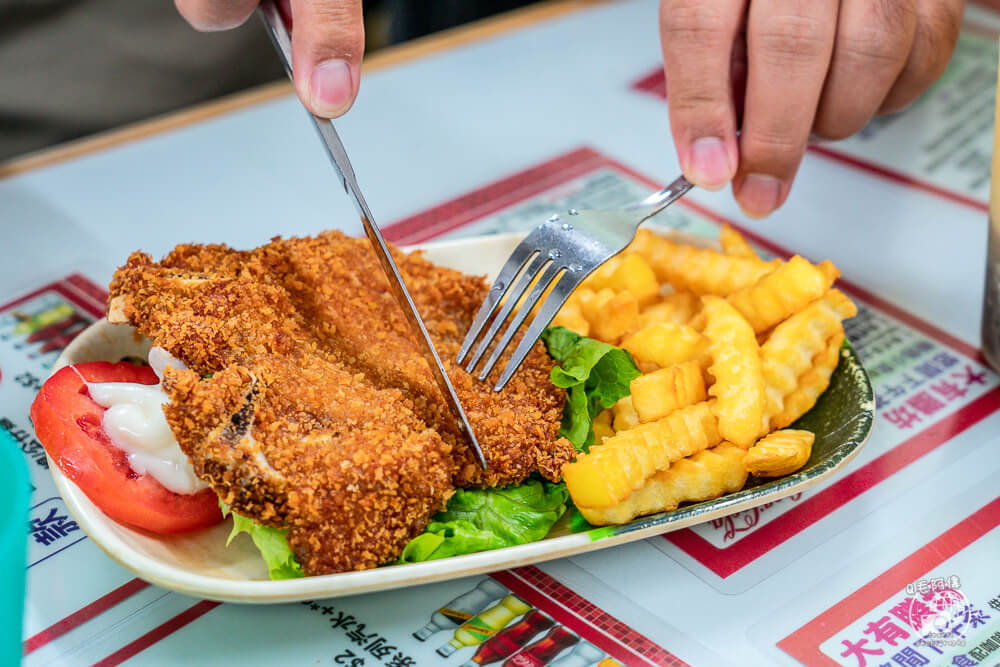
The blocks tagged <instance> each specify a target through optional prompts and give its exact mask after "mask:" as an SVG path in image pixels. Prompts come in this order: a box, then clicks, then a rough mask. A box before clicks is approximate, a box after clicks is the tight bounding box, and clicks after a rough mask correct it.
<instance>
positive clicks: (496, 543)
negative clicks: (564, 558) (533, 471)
mask: <svg viewBox="0 0 1000 667" xmlns="http://www.w3.org/2000/svg"><path fill="white" fill-rule="evenodd" d="M568 498H569V493H568V492H567V491H566V485H565V484H552V483H551V482H546V481H540V480H537V479H531V480H528V481H526V482H524V483H523V484H520V485H518V486H508V487H504V488H502V489H459V490H458V491H456V492H455V495H453V496H452V497H451V499H450V500H449V501H448V506H447V508H446V509H445V511H444V512H440V513H438V514H437V515H436V516H435V517H434V520H433V521H432V522H431V523H429V524H428V525H427V528H426V529H425V531H424V532H423V533H422V534H420V535H418V536H417V537H415V538H413V539H412V540H410V542H409V543H408V544H407V545H406V547H405V548H404V549H403V555H402V556H401V557H400V561H401V562H404V563H416V562H420V561H425V560H436V559H438V558H448V557H450V556H457V555H460V554H469V553H476V552H479V551H489V550H490V549H499V548H501V547H509V546H513V545H515V544H527V543H528V542H536V541H538V540H540V539H542V538H543V537H545V536H546V535H547V534H548V532H549V530H550V529H551V528H552V525H553V524H554V523H555V522H556V521H558V520H559V517H561V516H562V515H563V513H564V512H565V511H566V502H567V499H568Z"/></svg>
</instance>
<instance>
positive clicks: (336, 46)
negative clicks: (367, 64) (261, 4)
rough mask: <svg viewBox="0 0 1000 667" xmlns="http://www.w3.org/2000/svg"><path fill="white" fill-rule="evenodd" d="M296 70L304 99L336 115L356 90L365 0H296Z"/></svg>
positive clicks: (319, 113)
mask: <svg viewBox="0 0 1000 667" xmlns="http://www.w3.org/2000/svg"><path fill="white" fill-rule="evenodd" d="M291 8H292V71H293V72H294V73H295V90H296V92H297V93H298V95H299V99H301V100H302V103H303V104H305V105H306V107H307V108H308V109H309V110H310V111H312V112H313V113H314V114H316V115H317V116H323V117H325V118H336V117H337V116H341V115H343V114H344V113H346V112H347V110H348V109H350V108H351V105H352V104H353V103H354V98H355V97H356V96H357V94H358V85H359V83H360V78H361V58H362V56H363V55H364V50H365V27H364V19H363V17H362V12H361V0H292V1H291Z"/></svg>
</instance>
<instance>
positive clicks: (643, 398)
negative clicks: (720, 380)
mask: <svg viewBox="0 0 1000 667" xmlns="http://www.w3.org/2000/svg"><path fill="white" fill-rule="evenodd" d="M631 392H632V396H631V399H632V406H633V407H634V408H635V411H636V413H637V414H638V417H639V421H641V422H642V423H644V424H645V423H649V422H651V421H656V420H657V419H660V418H662V417H666V416H667V415H669V414H670V413H671V412H673V411H674V410H677V409H679V408H683V407H686V406H688V405H694V404H695V403H700V402H701V401H704V400H705V399H706V398H707V396H708V395H707V394H706V393H705V380H704V378H703V377H702V370H701V364H699V363H698V362H697V361H685V362H684V363H683V364H677V365H674V366H668V367H667V368H661V369H660V370H658V371H655V372H653V373H647V374H646V375H640V376H639V377H637V378H636V379H634V380H632V385H631Z"/></svg>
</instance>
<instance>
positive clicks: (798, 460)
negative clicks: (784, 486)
mask: <svg viewBox="0 0 1000 667" xmlns="http://www.w3.org/2000/svg"><path fill="white" fill-rule="evenodd" d="M815 439H816V436H815V435H813V434H812V433H810V432H809V431H797V430H794V429H784V430H781V431H774V432H773V433H771V434H769V435H766V436H764V437H763V438H761V439H760V440H758V441H757V444H755V445H754V446H753V447H751V448H750V449H748V450H747V455H746V458H745V459H743V464H744V465H745V466H746V468H747V470H749V471H750V472H751V473H753V474H754V475H757V476H758V477H781V476H782V475H790V474H791V473H793V472H795V471H796V470H798V469H799V468H801V467H802V466H804V465H805V464H806V461H808V460H809V455H810V454H811V453H812V445H813V441H814V440H815Z"/></svg>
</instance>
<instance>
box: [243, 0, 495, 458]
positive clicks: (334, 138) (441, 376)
mask: <svg viewBox="0 0 1000 667" xmlns="http://www.w3.org/2000/svg"><path fill="white" fill-rule="evenodd" d="M258 11H259V12H260V16H261V19H263V21H264V26H265V27H266V28H267V32H268V34H269V35H270V36H271V41H273V42H274V46H275V49H276V50H277V51H278V54H279V55H280V56H281V62H282V64H283V65H284V66H285V71H286V72H287V73H288V77H289V78H291V77H292V40H291V36H290V35H289V34H288V28H287V27H286V26H285V21H284V19H283V18H282V16H281V12H280V11H279V9H278V7H277V5H276V3H275V2H274V1H273V0H264V2H262V3H261V4H260V8H259V10H258ZM310 115H311V116H312V119H313V122H314V123H315V124H316V129H317V130H318V131H319V135H320V137H321V138H322V139H323V143H324V145H325V146H326V150H327V152H328V153H329V155H330V161H331V162H332V163H333V166H334V167H335V168H336V169H337V172H338V173H339V174H340V180H341V182H342V183H343V185H344V190H345V191H346V192H347V194H349V195H350V196H351V199H352V200H353V202H354V208H355V209H357V211H358V215H359V216H360V217H361V224H362V225H364V228H365V233H366V234H367V235H368V239H369V240H370V241H371V243H372V247H374V248H375V254H376V255H378V259H379V263H381V265H382V269H383V270H384V271H385V276H386V278H387V279H388V280H389V287H390V289H391V290H392V293H393V295H394V296H395V297H396V301H397V302H399V306H400V308H402V309H403V313H405V314H406V319H407V320H409V322H410V328H411V329H412V330H413V335H414V337H415V338H416V340H417V345H418V346H419V347H420V350H421V352H422V353H423V355H424V358H425V359H426V360H427V364H428V365H429V366H430V367H431V372H432V373H433V375H434V378H435V380H437V384H438V387H439V388H440V389H441V393H442V394H444V397H445V400H447V401H448V405H449V407H451V411H452V413H453V414H454V415H455V418H456V419H457V421H458V425H459V427H460V428H461V430H462V431H463V432H464V433H465V435H466V437H468V438H469V442H471V443H472V448H473V449H474V450H475V452H476V456H477V457H478V458H479V462H480V463H481V464H482V466H483V470H486V469H487V466H486V457H484V456H483V450H482V448H481V447H480V446H479V441H478V440H476V434H475V433H473V432H472V426H471V425H470V424H469V419H468V417H466V415H465V410H463V409H462V404H461V402H460V401H459V400H458V396H457V395H456V394H455V388H454V387H453V386H452V384H451V380H449V379H448V373H447V372H446V371H445V369H444V366H443V365H442V364H441V357H439V356H438V353H437V350H436V349H435V348H434V343H433V341H431V337H430V335H429V334H428V333H427V327H425V326H424V321H423V320H422V319H421V318H420V313H419V312H417V307H416V305H414V303H413V298H412V297H411V296H410V292H409V290H407V289H406V284H405V283H404V282H403V277H402V276H401V275H400V273H399V267H397V266H396V262H395V260H393V258H392V255H391V254H390V253H389V248H388V246H386V244H385V239H383V238H382V232H381V231H379V228H378V225H377V224H376V223H375V219H374V218H373V217H372V213H371V211H370V210H369V208H368V204H367V203H366V202H365V198H364V196H363V195H362V194H361V188H360V187H358V179H357V177H356V176H355V175H354V168H353V167H352V166H351V161H350V159H349V158H348V157H347V151H346V150H344V144H343V143H341V141H340V137H339V136H338V135H337V130H336V129H334V127H333V122H332V121H330V120H329V119H326V118H321V117H320V116H315V115H312V114H310Z"/></svg>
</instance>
